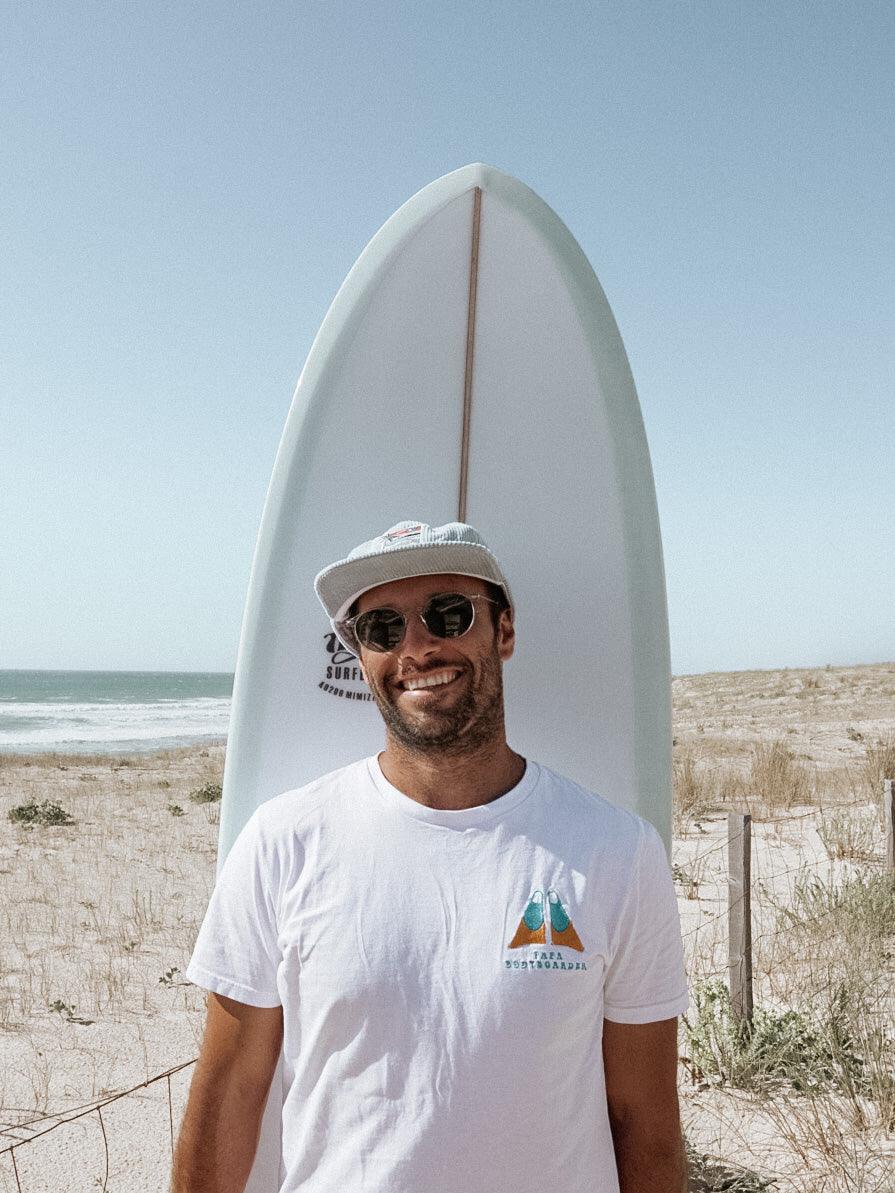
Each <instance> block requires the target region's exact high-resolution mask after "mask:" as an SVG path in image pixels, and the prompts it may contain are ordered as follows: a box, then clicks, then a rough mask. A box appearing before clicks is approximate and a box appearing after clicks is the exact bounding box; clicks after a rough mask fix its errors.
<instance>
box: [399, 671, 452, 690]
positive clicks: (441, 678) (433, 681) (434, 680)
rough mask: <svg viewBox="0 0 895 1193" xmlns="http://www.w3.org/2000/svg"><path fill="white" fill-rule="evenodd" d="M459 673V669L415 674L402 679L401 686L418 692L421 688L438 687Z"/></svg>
mask: <svg viewBox="0 0 895 1193" xmlns="http://www.w3.org/2000/svg"><path fill="white" fill-rule="evenodd" d="M459 674H460V672H459V671H433V672H432V673H431V674H430V675H415V676H412V677H411V678H410V679H405V680H402V682H401V687H402V688H403V689H404V690H405V692H418V691H420V689H421V688H439V687H441V686H442V685H443V684H446V683H450V682H451V680H453V679H456V678H457V676H458V675H459Z"/></svg>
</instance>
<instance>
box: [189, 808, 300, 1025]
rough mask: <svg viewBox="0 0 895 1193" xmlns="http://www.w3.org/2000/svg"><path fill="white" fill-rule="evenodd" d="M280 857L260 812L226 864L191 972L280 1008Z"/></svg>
mask: <svg viewBox="0 0 895 1193" xmlns="http://www.w3.org/2000/svg"><path fill="white" fill-rule="evenodd" d="M279 870H280V866H279V862H278V858H277V853H276V849H275V847H274V846H273V844H272V842H270V841H269V840H266V839H265V836H264V834H263V833H262V832H261V828H260V823H259V818H258V814H257V812H256V813H255V815H254V816H252V817H251V819H250V820H249V821H248V823H247V824H246V825H245V827H244V828H243V830H242V832H241V833H240V834H239V836H238V837H237V838H236V841H235V842H234V844H233V846H232V848H231V850H230V852H229V853H228V854H227V858H226V860H225V862H224V864H223V866H222V867H221V870H220V873H219V874H218V877H217V882H216V883H215V887H214V891H213V892H212V895H211V900H210V902H209V904H208V910H207V911H206V912H205V919H204V920H203V921H202V927H201V928H200V929H199V935H198V938H197V939H196V945H195V948H194V949H193V955H192V958H191V959H190V963H189V965H188V966H187V969H186V977H187V978H188V979H189V980H190V981H191V982H194V983H195V984H196V985H197V986H201V987H203V989H205V990H212V991H213V992H214V993H215V994H222V995H224V997H225V998H232V999H235V1000H236V1001H237V1002H243V1003H248V1004H249V1006H253V1007H277V1006H279V1005H280V1001H281V1000H280V996H279V993H278V992H277V967H278V965H279V962H280V950H279V945H278V943H277V916H276V899H275V892H276V891H277V889H278V886H279Z"/></svg>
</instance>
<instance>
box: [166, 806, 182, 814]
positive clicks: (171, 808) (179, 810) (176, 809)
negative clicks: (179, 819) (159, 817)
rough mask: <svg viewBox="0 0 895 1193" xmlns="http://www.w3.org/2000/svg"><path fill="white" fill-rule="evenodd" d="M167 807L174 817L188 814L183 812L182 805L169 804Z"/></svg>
mask: <svg viewBox="0 0 895 1193" xmlns="http://www.w3.org/2000/svg"><path fill="white" fill-rule="evenodd" d="M166 807H167V809H168V811H169V812H170V813H171V815H172V816H185V815H186V812H184V810H183V808H181V806H180V804H167V805H166Z"/></svg>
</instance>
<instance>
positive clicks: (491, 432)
mask: <svg viewBox="0 0 895 1193" xmlns="http://www.w3.org/2000/svg"><path fill="white" fill-rule="evenodd" d="M405 518H410V519H413V520H416V521H420V522H427V523H430V524H432V525H439V524H441V523H444V522H450V521H454V520H460V521H466V522H470V523H471V524H472V525H473V526H475V527H476V528H477V529H478V530H479V531H480V532H481V533H482V534H483V535H484V537H485V539H486V541H487V542H488V544H489V545H490V546H491V548H492V549H493V550H494V552H495V553H496V555H497V556H498V558H499V559H500V560H501V562H502V564H503V568H504V571H505V573H506V575H507V577H508V579H509V582H510V584H511V586H512V588H513V595H514V599H515V602H516V606H517V613H516V630H517V646H516V653H515V655H514V657H513V659H512V660H511V661H510V662H509V664H508V665H507V667H506V668H505V674H504V683H505V690H506V706H507V715H506V721H507V732H508V739H509V742H510V744H511V745H512V746H513V748H514V749H516V750H517V751H518V752H519V753H521V754H523V755H524V756H526V757H532V758H535V759H537V760H538V761H539V762H542V763H545V764H546V765H548V766H551V767H553V768H554V769H556V770H558V771H560V772H561V773H563V774H565V775H567V776H569V777H570V778H572V779H574V780H576V781H577V782H579V783H581V784H582V785H583V786H584V787H586V788H588V789H589V790H592V791H596V792H599V793H600V794H601V795H603V796H605V797H606V798H608V799H610V800H612V801H614V802H616V803H618V804H620V805H622V806H624V807H626V808H629V809H631V810H633V811H635V812H637V813H639V814H640V815H642V816H644V817H646V818H647V819H649V820H650V821H652V823H653V824H655V826H656V827H657V829H658V830H659V832H660V833H661V834H662V836H663V837H664V839H665V841H666V844H667V843H668V841H669V837H670V825H671V700H670V690H671V684H670V670H669V651H668V630H667V615H666V602H665V582H664V572H663V564H662V549H661V540H660V534H659V522H658V515H657V509H656V499H655V491H654V485H653V478H652V471H651V466H650V458H649V451H648V448H647V442H646V436H645V434H644V428H643V421H642V418H641V412H640V406H639V403H638V400H637V395H636V391H635V388H634V382H633V379H632V376H631V370H630V368H629V365H628V360H627V357H626V354H625V350H624V346H623V344H622V340H621V337H620V335H619V332H618V329H617V327H616V324H615V320H614V318H613V315H612V312H611V310H610V308H609V304H608V302H607V300H606V297H605V295H604V293H603V290H602V288H601V287H600V284H599V282H598V281H597V278H596V275H595V274H594V271H593V269H592V268H591V266H590V264H589V262H588V260H587V258H586V257H585V255H584V253H583V252H582V250H581V249H580V247H579V246H578V244H577V243H576V241H575V239H574V238H573V236H572V234H571V233H570V232H569V230H568V229H567V228H566V227H565V225H564V224H563V222H562V221H561V220H560V219H559V217H558V216H557V215H556V214H555V213H554V212H553V211H552V210H551V209H550V208H549V207H548V206H547V205H546V203H544V202H543V201H542V200H541V199H540V198H538V196H537V195H536V194H534V192H533V191H531V190H530V189H529V188H528V187H527V186H525V185H524V184H523V183H521V182H519V181H518V180H517V179H515V178H512V177H510V176H508V175H507V174H504V173H501V172H500V171H498V170H495V169H493V168H491V167H489V166H485V165H481V164H476V165H470V166H465V167H464V168H462V169H460V170H456V171H454V172H453V173H451V174H448V175H446V176H445V177H443V178H440V179H438V180H437V181H435V182H433V183H431V185H429V186H427V187H425V188H424V189H423V190H421V191H420V192H419V193H418V194H416V195H414V196H413V198H411V199H410V200H409V201H408V202H407V203H405V204H404V205H403V206H402V207H401V208H400V209H399V210H398V211H397V212H396V213H395V214H394V215H393V216H392V217H391V218H390V219H389V220H388V221H387V222H386V223H385V224H384V225H383V227H382V228H381V229H380V231H379V232H377V234H376V235H375V236H374V237H373V239H372V240H371V241H370V243H369V245H368V246H367V247H366V249H365V250H364V252H363V253H362V254H361V256H360V257H359V258H358V260H357V262H356V264H355V265H354V267H353V268H352V270H351V272H350V273H349V274H348V277H347V278H346V279H345V282H344V283H343V285H342V287H341V289H340V290H339V292H338V294H337V295H336V298H335V300H334V301H333V303H332V306H331V307H330V309H329V312H328V313H327V315H326V318H325V319H324V321H323V324H322V326H321V328H320V331H319V333H318V335H317V337H316V339H315V340H314V343H313V346H312V348H311V351H310V353H309V355H308V358H307V362H306V363H305V366H304V369H303V370H302V373H301V377H300V378H299V381H298V386H297V388H296V391H295V396H294V399H293V402H292V406H291V409H290V411H289V415H288V418H287V421H286V427H285V430H284V432H283V437H282V441H281V443H280V448H279V452H278V454H277V458H276V462H275V465H274V469H273V475H272V478H271V482H270V488H269V491H268V495H267V501H266V504H265V508H264V513H263V517H262V522H261V528H260V532H259V536H258V542H257V546H256V551H255V557H254V562H253V566H252V573H251V577H250V581H249V589H248V597H247V601H246V608H245V615H244V620H243V626H242V635H241V640H240V647H239V655H238V660H237V667H236V676H235V682H234V690H233V702H232V711H231V721H230V732H229V738H228V745H227V760H226V768H225V773H224V784H223V799H222V807H221V822H220V842H219V863H220V862H223V859H224V858H225V856H226V854H227V851H228V850H229V848H230V846H231V845H232V843H233V841H234V840H235V839H236V837H237V835H238V833H239V831H240V830H241V828H242V827H243V825H244V824H245V822H246V821H247V819H248V818H249V816H250V815H251V813H252V812H253V811H254V809H255V808H256V807H257V806H258V805H259V804H261V803H262V802H263V801H265V800H267V799H269V798H271V797H272V796H274V795H277V794H279V793H280V792H282V791H286V790H289V789H291V788H294V787H298V786H300V785H302V784H304V783H306V782H310V781H311V780H312V779H314V778H316V777H318V776H319V775H322V774H324V773H326V772H328V771H331V770H333V769H335V768H336V767H338V766H341V765H343V764H346V763H348V762H351V761H354V760H355V759H357V758H360V757H363V756H365V755H368V754H372V753H375V752H376V751H378V750H380V749H381V748H382V745H383V729H382V723H381V719H380V717H379V714H378V711H377V709H376V706H375V704H374V703H373V702H372V699H371V697H370V695H369V693H368V692H367V690H366V688H365V685H364V683H363V681H362V679H361V676H360V672H359V669H358V667H357V660H356V659H355V658H354V657H353V656H352V655H350V654H349V652H348V651H346V650H345V649H344V647H343V646H342V645H341V644H340V643H339V642H338V640H337V639H336V637H335V635H334V634H333V633H332V630H331V629H330V626H329V624H328V622H327V620H326V617H325V615H324V613H323V610H322V609H321V607H320V605H319V604H318V602H317V598H316V596H315V595H314V590H313V579H314V576H315V574H316V573H317V571H319V570H320V568H322V567H324V566H325V565H326V564H328V563H331V562H332V561H333V560H335V559H339V558H343V557H344V556H345V555H346V554H347V552H348V551H349V550H350V549H351V548H352V547H354V546H355V545H356V544H357V543H359V542H361V541H363V540H366V539H369V538H372V537H373V536H374V535H376V534H379V533H381V532H382V531H384V530H385V529H387V528H388V527H389V526H392V525H394V524H395V523H396V522H398V521H401V520H402V519H405ZM282 1081H283V1074H282V1058H281V1063H280V1066H279V1067H278V1070H277V1073H276V1075H275V1077H274V1080H273V1084H272V1086H271V1092H270V1096H269V1098H268V1103H267V1108H266V1110H265V1116H264V1122H263V1125H262V1134H261V1141H260V1143H259V1147H258V1152H257V1156H256V1160H255V1165H254V1168H253V1171H252V1175H251V1177H250V1180H249V1183H248V1185H247V1190H248V1191H249V1193H275V1191H276V1190H277V1189H278V1188H279V1185H280V1182H281V1180H282V1178H283V1176H284V1175H285V1174H284V1173H283V1172H281V1157H280V1136H279V1117H280V1109H281V1106H282Z"/></svg>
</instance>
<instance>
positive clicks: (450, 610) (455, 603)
mask: <svg viewBox="0 0 895 1193" xmlns="http://www.w3.org/2000/svg"><path fill="white" fill-rule="evenodd" d="M476 601H487V602H488V604H489V605H497V604H499V603H500V602H499V601H495V600H494V599H493V598H492V597H487V596H480V595H479V594H478V593H476V594H475V595H473V596H464V595H463V593H460V592H439V593H437V594H436V595H435V596H433V597H430V598H429V600H428V601H426V603H425V605H423V607H422V609H417V610H416V611H415V612H416V615H417V617H419V619H420V621H421V622H422V623H423V625H424V626H425V627H426V629H427V630H428V631H429V633H430V634H432V636H433V637H435V638H462V637H463V635H464V634H466V633H468V632H469V631H470V630H471V629H472V627H473V624H474V623H475V602H476ZM410 616H412V614H411V615H410ZM337 629H338V630H339V631H340V633H342V634H343V635H344V636H346V637H347V638H348V639H349V641H351V640H353V641H354V643H356V644H357V645H358V646H366V648H367V649H368V650H377V651H379V652H381V653H383V654H384V653H386V652H388V651H390V650H395V649H396V648H397V647H398V646H400V645H401V642H402V640H403V638H404V634H405V632H406V630H407V615H405V614H404V613H400V612H399V611H398V610H397V609H368V610H367V611H366V613H358V614H357V615H356V616H354V617H349V618H346V620H345V621H340V622H338V623H337Z"/></svg>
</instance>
